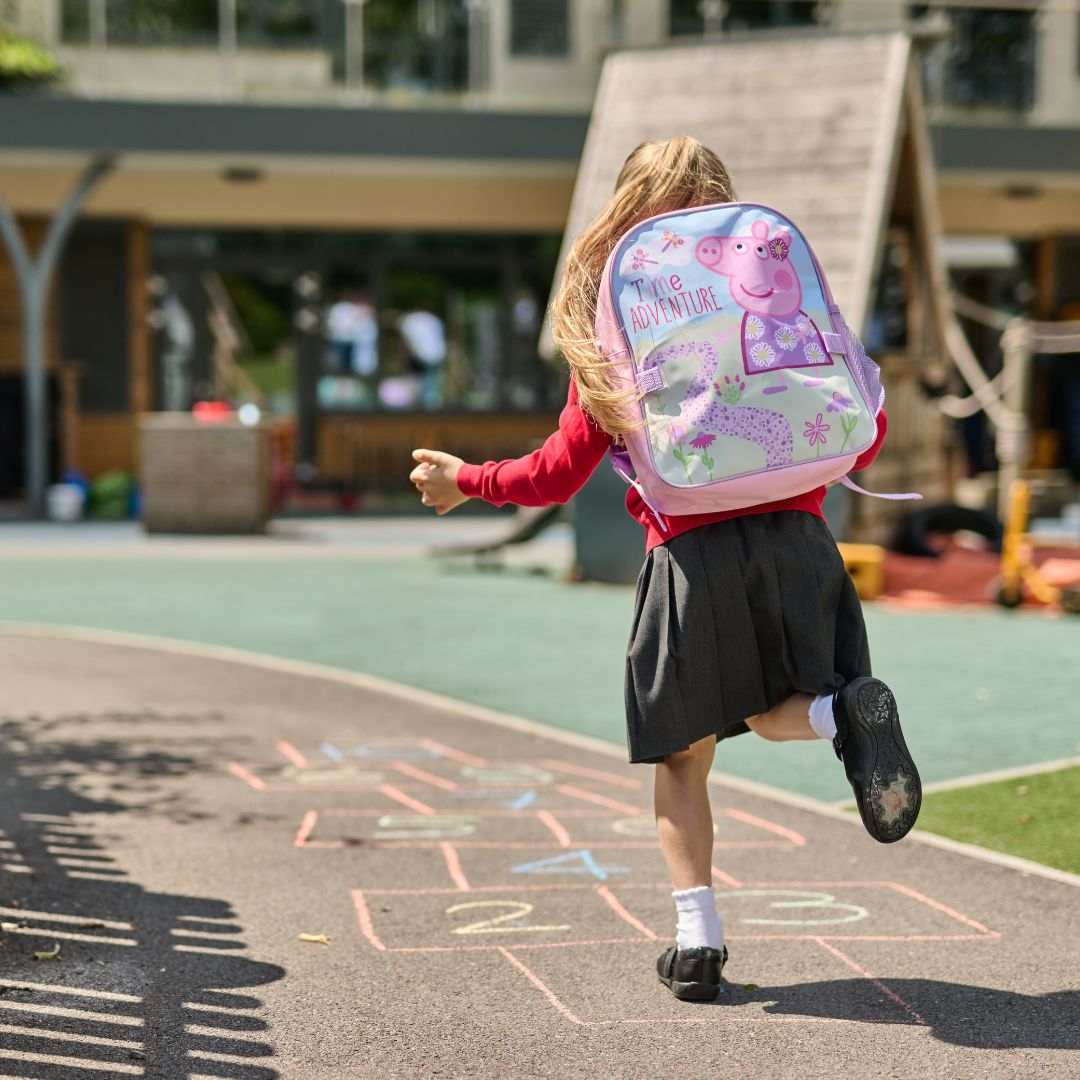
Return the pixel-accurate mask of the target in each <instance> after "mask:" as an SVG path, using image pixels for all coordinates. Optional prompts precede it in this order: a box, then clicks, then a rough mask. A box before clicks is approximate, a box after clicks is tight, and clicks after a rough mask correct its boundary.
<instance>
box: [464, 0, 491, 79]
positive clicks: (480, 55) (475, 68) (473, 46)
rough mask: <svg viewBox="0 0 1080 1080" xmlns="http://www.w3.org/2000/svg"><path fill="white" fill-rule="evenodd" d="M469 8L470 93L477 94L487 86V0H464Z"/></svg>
mask: <svg viewBox="0 0 1080 1080" xmlns="http://www.w3.org/2000/svg"><path fill="white" fill-rule="evenodd" d="M466 4H467V6H468V10H469V78H468V86H469V93H470V94H471V95H474V96H475V95H479V94H481V93H483V91H484V90H485V89H486V88H487V84H488V70H487V59H488V50H487V14H488V5H487V0H466Z"/></svg>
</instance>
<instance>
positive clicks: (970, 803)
mask: <svg viewBox="0 0 1080 1080" xmlns="http://www.w3.org/2000/svg"><path fill="white" fill-rule="evenodd" d="M1078 810H1080V766H1073V767H1071V768H1065V769H1058V770H1056V771H1055V772H1047V773H1034V774H1032V775H1029V776H1024V777H1018V778H1013V779H1012V780H999V781H996V782H995V783H991V784H980V785H979V786H977V787H965V788H954V789H953V790H952V791H937V792H932V793H930V794H927V795H924V796H923V805H922V812H921V813H920V815H919V828H920V829H922V830H923V831H924V832H933V833H938V834H939V835H941V836H947V837H949V838H950V839H952V840H960V841H962V842H963V843H965V844H978V845H979V846H980V847H985V848H990V849H992V850H993V851H1002V852H1005V853H1006V854H1007V855H1018V856H1019V857H1020V858H1022V859H1031V860H1032V861H1033V862H1038V863H1043V864H1044V865H1045V866H1053V867H1056V868H1057V869H1058V870H1067V871H1069V872H1070V873H1073V874H1080V830H1077V827H1076V826H1077V811H1078Z"/></svg>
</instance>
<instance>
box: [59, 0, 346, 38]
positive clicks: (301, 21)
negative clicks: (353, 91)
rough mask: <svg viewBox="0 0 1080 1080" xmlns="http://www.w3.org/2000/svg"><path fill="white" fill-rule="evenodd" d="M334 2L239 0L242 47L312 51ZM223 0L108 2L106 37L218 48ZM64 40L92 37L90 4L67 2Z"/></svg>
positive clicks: (325, 27)
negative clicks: (290, 48) (295, 48)
mask: <svg viewBox="0 0 1080 1080" xmlns="http://www.w3.org/2000/svg"><path fill="white" fill-rule="evenodd" d="M338 6H339V5H338V4H337V3H336V2H335V0H236V33H237V39H238V41H239V43H240V44H241V45H245V46H254V47H278V48H289V47H310V46H318V45H321V44H322V43H323V38H324V37H325V36H326V32H327V30H328V27H329V22H328V19H329V16H330V15H332V14H333V13H334V11H335V10H336V9H337V7H338ZM220 15H221V7H220V3H219V0H106V2H105V36H106V39H107V40H108V41H109V42H110V43H112V44H115V45H196V46H197V45H203V46H208V45H216V44H217V42H218V40H219V37H220V23H219V19H220ZM61 33H62V36H63V40H64V41H66V42H72V43H81V42H85V41H87V40H88V39H89V36H90V5H89V4H88V3H87V0H63V6H62V8H61Z"/></svg>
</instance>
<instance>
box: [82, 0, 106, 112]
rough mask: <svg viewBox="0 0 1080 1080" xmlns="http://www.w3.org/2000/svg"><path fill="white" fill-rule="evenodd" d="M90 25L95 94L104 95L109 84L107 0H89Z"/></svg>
mask: <svg viewBox="0 0 1080 1080" xmlns="http://www.w3.org/2000/svg"><path fill="white" fill-rule="evenodd" d="M87 14H88V17H89V23H90V27H89V30H90V52H91V55H92V56H93V57H94V61H93V63H94V67H93V71H94V75H93V80H94V93H95V94H104V93H105V92H106V91H107V90H108V83H109V77H108V76H109V73H108V65H109V52H108V50H109V14H108V11H107V10H106V7H105V0H87Z"/></svg>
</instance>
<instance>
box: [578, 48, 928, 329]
mask: <svg viewBox="0 0 1080 1080" xmlns="http://www.w3.org/2000/svg"><path fill="white" fill-rule="evenodd" d="M911 64H912V57H911V42H910V39H909V38H908V37H907V35H905V34H902V33H874V34H845V35H832V34H817V33H814V34H804V35H802V36H791V37H777V36H774V35H772V34H768V35H755V36H752V37H750V38H747V39H743V40H741V41H728V42H716V43H709V44H701V45H692V46H685V45H681V46H671V47H666V48H661V49H652V50H640V51H630V52H622V53H616V54H613V55H612V56H610V57H609V58H608V59H607V60H606V62H605V64H604V69H603V72H602V75H601V79H600V85H599V88H598V90H597V95H596V101H595V104H594V106H593V112H592V119H591V121H590V124H589V131H588V135H587V137H586V142H585V149H584V152H583V154H582V158H581V165H580V168H579V172H578V178H577V183H576V186H575V188H574V196H573V201H572V204H571V208H570V215H569V219H568V221H567V229H566V234H565V236H564V241H563V243H564V252H565V246H566V244H567V243H568V242H569V240H570V239H571V238H572V237H574V236H576V235H577V234H578V233H579V232H580V231H581V230H582V229H583V228H584V226H585V225H586V224H587V223H588V221H589V220H590V219H591V218H592V217H593V216H594V215H595V214H596V213H597V212H598V211H599V210H600V208H601V207H602V206H603V204H604V202H605V201H606V200H607V198H608V197H609V196H610V194H611V191H612V189H613V188H614V185H615V177H616V175H617V173H618V171H619V168H620V166H621V165H622V163H623V161H624V160H625V158H626V155H627V154H628V153H629V152H630V151H631V150H633V148H634V147H635V146H637V145H638V143H641V142H644V141H646V140H651V139H667V138H671V137H673V136H675V135H681V134H687V135H692V136H694V137H695V138H697V139H699V140H700V141H701V142H703V143H704V144H705V145H706V146H709V147H711V148H712V149H713V150H715V151H716V152H717V153H718V154H719V155H720V157H721V158H722V159H723V160H724V163H725V164H726V165H727V168H728V171H729V172H730V173H731V177H732V180H733V181H734V184H735V190H736V192H737V195H738V197H739V198H740V199H742V200H745V201H747V202H759V203H764V204H766V205H768V206H772V207H774V208H776V209H777V210H780V211H781V212H783V213H784V214H786V215H787V216H788V217H790V218H791V219H792V220H793V221H794V222H795V223H796V224H797V225H799V227H800V228H801V229H802V230H803V231H804V232H805V234H806V236H807V238H808V239H809V241H810V243H811V245H812V246H813V248H814V250H815V251H816V252H817V254H818V257H819V259H820V260H821V262H822V264H823V267H824V269H825V273H826V275H827V276H828V279H829V284H830V285H831V286H832V289H833V292H834V293H835V295H836V298H837V302H838V303H839V304H840V305H841V307H842V308H843V310H844V313H845V316H846V318H847V320H848V322H849V323H850V324H851V325H852V326H853V327H856V328H858V327H860V326H862V324H863V322H864V320H865V318H866V314H867V311H868V308H869V306H870V303H871V300H872V297H871V286H872V283H873V280H874V278H875V274H876V269H877V264H878V260H879V256H880V250H881V242H882V237H883V231H884V229H883V227H884V225H885V224H886V222H887V220H888V212H889V206H890V202H891V199H892V192H893V185H894V179H895V173H896V165H897V162H898V160H899V146H900V140H901V136H902V134H903V131H904V123H905V110H906V108H907V106H908V105H909V104H910V103H911V95H912V94H917V92H918V86H917V80H916V79H914V78H912V77H910V73H911ZM917 122H918V123H920V124H921V123H922V122H923V121H922V115H921V109H919V110H918V118H917ZM916 142H918V144H919V145H920V146H925V145H926V143H925V139H918V140H916ZM924 175H925V174H924ZM915 186H916V187H919V188H921V187H922V184H920V183H917V182H916V185H915ZM931 197H932V196H931ZM932 217H933V218H934V220H935V225H936V215H932Z"/></svg>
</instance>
